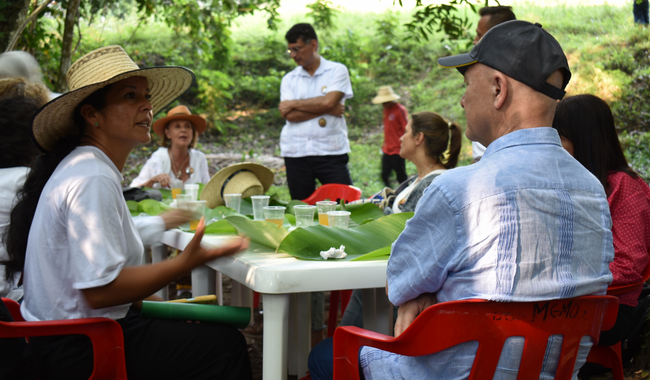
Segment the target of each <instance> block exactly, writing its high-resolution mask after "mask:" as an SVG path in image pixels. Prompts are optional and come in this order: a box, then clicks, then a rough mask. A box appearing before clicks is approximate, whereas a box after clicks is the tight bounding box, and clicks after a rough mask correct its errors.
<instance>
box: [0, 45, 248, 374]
mask: <svg viewBox="0 0 650 380" xmlns="http://www.w3.org/2000/svg"><path fill="white" fill-rule="evenodd" d="M67 79H68V83H69V85H70V92H68V93H66V94H63V95H61V96H60V97H58V98H56V99H54V100H52V101H51V102H49V103H47V104H46V105H45V106H43V107H42V108H41V109H40V110H39V111H38V112H37V113H36V115H35V116H34V119H33V121H32V125H31V132H32V137H33V140H34V142H35V143H36V145H37V147H38V148H39V149H40V150H41V151H42V152H44V154H42V155H40V156H38V157H37V159H36V161H35V162H34V164H33V165H32V170H31V172H30V173H29V175H28V177H27V179H26V181H25V185H24V188H23V190H22V191H20V192H19V193H18V203H17V204H16V206H15V207H14V209H13V210H12V213H11V224H10V227H9V229H8V232H7V233H6V234H5V241H6V243H7V251H8V254H9V260H7V261H5V262H4V263H3V264H5V265H6V266H7V268H6V272H7V274H6V277H7V278H13V276H14V274H16V273H20V272H22V273H23V283H24V289H25V297H24V301H23V304H22V306H21V312H22V314H23V317H24V318H25V319H26V320H28V321H46V320H60V319H77V318H88V317H105V318H111V319H114V320H116V321H117V322H118V323H119V324H120V325H121V327H122V333H123V335H124V355H125V359H126V367H127V368H126V369H127V374H128V377H129V379H178V378H191V379H215V378H220V379H251V378H252V373H251V368H250V361H249V358H248V353H247V349H246V341H245V339H244V337H243V335H242V334H241V333H240V332H239V331H238V330H237V329H236V328H234V327H231V326H226V325H221V324H216V323H200V324H196V323H186V322H185V321H172V320H162V319H156V318H141V317H140V315H139V310H138V309H137V308H138V304H139V302H140V301H141V300H143V299H145V298H147V297H148V296H150V295H151V294H153V293H154V292H156V291H157V290H159V289H161V288H162V287H164V286H166V285H167V284H168V283H169V282H171V281H172V280H174V279H176V278H178V277H180V276H181V275H183V274H184V273H187V272H188V271H191V270H192V269H193V268H195V267H197V266H200V265H203V264H205V263H206V262H208V261H211V260H214V259H216V258H218V257H222V256H226V255H232V254H234V253H236V252H238V251H240V250H241V249H245V248H246V245H247V243H246V241H244V240H242V239H237V240H236V241H235V242H234V243H232V244H230V245H228V246H225V247H222V248H216V249H207V248H204V247H202V246H201V244H200V242H201V238H202V237H203V232H204V230H205V229H204V221H203V220H202V221H201V222H200V223H199V226H198V228H197V231H196V234H195V237H194V238H193V239H192V241H191V242H190V243H189V245H188V246H187V248H186V249H185V250H184V251H183V252H182V253H181V254H180V255H179V256H177V257H176V258H174V259H171V260H166V261H163V262H160V263H156V264H151V265H143V257H144V247H143V244H142V240H141V238H140V235H139V234H138V231H137V229H136V227H135V225H134V222H133V220H132V218H131V215H130V213H129V210H128V207H127V205H126V202H125V201H124V198H123V196H122V189H121V185H120V182H121V181H122V176H121V174H120V172H121V171H122V169H123V168H124V165H125V163H126V160H127V157H128V156H129V154H130V152H131V150H132V149H133V148H135V147H136V146H138V145H139V144H144V143H147V142H149V140H150V139H151V135H150V128H151V122H152V120H153V115H154V113H155V112H157V111H160V110H161V109H163V108H165V107H166V106H167V105H169V104H170V103H171V102H173V101H174V100H175V99H176V98H178V97H179V96H180V95H181V94H182V93H184V92H185V91H186V90H187V89H188V88H189V87H190V85H191V84H192V82H193V80H194V75H193V73H192V72H191V71H190V70H188V69H186V68H183V67H153V68H144V69H140V68H139V67H138V66H137V65H136V64H135V63H134V62H133V61H132V60H131V58H129V56H128V55H127V54H126V52H125V51H124V49H122V48H121V47H120V46H107V47H104V48H100V49H97V50H94V51H92V52H90V53H88V54H86V55H85V56H83V57H81V58H80V59H79V60H78V61H77V62H75V63H74V64H73V65H72V66H71V67H70V70H68V74H67ZM29 342H30V345H31V346H32V347H33V348H34V353H35V357H36V361H37V363H38V366H37V367H38V371H39V373H38V378H39V379H62V378H65V379H86V378H88V377H90V375H91V373H92V372H93V359H92V346H91V344H90V341H89V340H88V338H87V337H85V336H83V335H64V336H52V337H33V338H31V339H30V341H29Z"/></svg>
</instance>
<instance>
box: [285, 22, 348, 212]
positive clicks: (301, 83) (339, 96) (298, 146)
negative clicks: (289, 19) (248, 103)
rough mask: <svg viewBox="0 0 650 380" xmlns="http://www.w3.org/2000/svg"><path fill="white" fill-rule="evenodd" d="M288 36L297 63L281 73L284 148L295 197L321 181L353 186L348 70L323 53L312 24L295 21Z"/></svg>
mask: <svg viewBox="0 0 650 380" xmlns="http://www.w3.org/2000/svg"><path fill="white" fill-rule="evenodd" d="M285 38H286V40H287V43H288V50H287V54H289V55H290V56H291V58H292V59H293V60H294V61H295V62H296V64H297V65H298V67H296V68H295V69H294V70H292V71H290V72H289V73H287V74H286V75H285V76H284V77H283V78H282V84H281V86H280V100H281V102H280V113H281V114H282V117H283V118H284V119H286V124H285V125H284V127H283V128H282V132H281V134H280V150H281V155H282V157H284V163H285V166H286V168H287V185H288V186H289V192H290V193H291V198H292V199H298V200H302V199H306V198H308V197H309V196H310V195H311V194H312V193H313V192H314V191H315V190H316V179H318V181H320V183H321V184H323V185H324V184H327V183H342V184H345V185H352V178H351V177H350V171H349V170H348V160H349V157H348V153H350V142H349V141H348V126H347V124H346V123H345V118H344V117H343V110H344V103H345V99H349V98H351V97H352V95H353V94H352V84H351V82H350V75H349V74H348V69H347V67H345V66H344V65H342V64H340V63H338V62H332V61H328V60H326V59H325V58H323V57H321V56H320V55H319V54H318V37H317V36H316V32H315V31H314V28H313V27H312V26H311V25H310V24H305V23H301V24H296V25H294V26H292V27H291V29H289V31H288V32H287V34H286V35H285Z"/></svg>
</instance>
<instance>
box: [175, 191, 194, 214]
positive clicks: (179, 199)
mask: <svg viewBox="0 0 650 380" xmlns="http://www.w3.org/2000/svg"><path fill="white" fill-rule="evenodd" d="M191 200H192V197H191V196H190V195H189V194H178V195H177V196H176V208H177V209H180V210H187V202H188V201H191Z"/></svg>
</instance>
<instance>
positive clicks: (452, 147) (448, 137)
mask: <svg viewBox="0 0 650 380" xmlns="http://www.w3.org/2000/svg"><path fill="white" fill-rule="evenodd" d="M411 131H412V134H413V136H417V134H418V133H420V132H422V134H423V135H424V146H425V149H426V153H427V156H429V157H430V158H435V159H437V160H438V162H440V164H441V165H442V166H444V167H445V168H447V169H452V168H455V167H456V165H458V155H460V148H461V144H462V131H461V128H460V125H458V123H456V122H451V121H447V120H445V118H444V117H442V116H440V115H438V114H437V113H435V112H418V113H415V114H413V116H412V117H411ZM447 152H448V153H447ZM445 153H447V154H445Z"/></svg>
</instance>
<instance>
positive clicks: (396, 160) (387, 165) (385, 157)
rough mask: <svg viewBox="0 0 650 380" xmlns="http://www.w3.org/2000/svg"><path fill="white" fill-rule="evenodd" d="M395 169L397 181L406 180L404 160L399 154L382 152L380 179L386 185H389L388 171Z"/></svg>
mask: <svg viewBox="0 0 650 380" xmlns="http://www.w3.org/2000/svg"><path fill="white" fill-rule="evenodd" d="M393 170H394V171H395V175H396V176H397V183H402V182H404V181H406V178H408V176H407V175H406V162H405V161H404V159H403V158H402V157H400V155H399V154H386V153H384V154H382V155H381V179H382V180H383V181H384V184H385V185H386V187H390V182H389V178H390V173H391V172H392V171H393Z"/></svg>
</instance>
